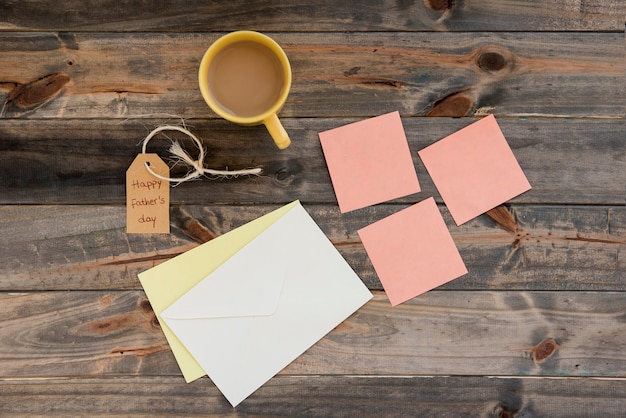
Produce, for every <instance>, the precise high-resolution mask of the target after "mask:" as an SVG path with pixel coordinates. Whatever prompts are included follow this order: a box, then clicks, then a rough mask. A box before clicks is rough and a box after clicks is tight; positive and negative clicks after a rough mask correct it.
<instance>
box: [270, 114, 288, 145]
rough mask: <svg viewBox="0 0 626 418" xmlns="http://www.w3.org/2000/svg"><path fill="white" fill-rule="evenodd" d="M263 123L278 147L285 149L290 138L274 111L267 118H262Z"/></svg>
mask: <svg viewBox="0 0 626 418" xmlns="http://www.w3.org/2000/svg"><path fill="white" fill-rule="evenodd" d="M263 123H264V124H265V127H266V128H267V130H268V131H269V133H270V135H271V136H272V139H273V140H274V142H275V143H276V146H277V147H278V148H279V149H285V148H287V147H288V146H289V144H291V139H289V135H288V134H287V131H285V128H283V125H282V124H281V123H280V120H279V119H278V116H276V113H273V114H272V115H270V116H269V117H268V118H267V119H265V120H263Z"/></svg>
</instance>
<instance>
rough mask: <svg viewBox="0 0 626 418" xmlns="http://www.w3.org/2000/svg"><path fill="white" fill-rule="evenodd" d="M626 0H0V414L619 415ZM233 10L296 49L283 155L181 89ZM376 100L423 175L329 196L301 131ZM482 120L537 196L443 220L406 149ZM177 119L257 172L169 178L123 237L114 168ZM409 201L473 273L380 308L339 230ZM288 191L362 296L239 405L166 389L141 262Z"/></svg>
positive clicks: (352, 236) (312, 147)
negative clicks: (158, 231)
mask: <svg viewBox="0 0 626 418" xmlns="http://www.w3.org/2000/svg"><path fill="white" fill-rule="evenodd" d="M318 3H319V4H318ZM625 15H626V11H625V10H624V3H623V0H527V1H523V2H520V1H513V0H462V1H458V0H457V1H440V0H416V1H401V0H397V1H391V0H385V1H372V0H359V1H324V2H311V1H306V2H305V1H289V2H280V1H239V0H231V1H228V2H224V1H197V0H196V1H163V2H143V1H139V0H127V1H124V2H113V1H107V0H94V1H89V2H85V1H79V0H66V1H63V2H61V3H59V2H51V1H36V0H23V1H8V0H0V106H1V110H0V231H2V234H1V235H0V257H1V258H0V259H1V263H0V299H1V301H0V415H3V416H10V415H14V416H28V415H54V414H58V415H65V416H77V415H89V416H98V415H107V414H118V415H129V416H142V415H151V416H154V415H166V414H169V415H178V416H182V415H205V414H218V415H222V416H227V415H233V416H235V415H237V416H239V415H248V414H249V415H259V416H260V415H262V416H269V415H285V416H334V415H341V416H434V417H444V416H446V417H447V416H449V417H458V416H497V417H513V416H516V417H531V416H542V417H545V416H550V417H575V416H603V417H623V416H624V410H626V284H625V276H626V275H625V271H626V211H625V208H624V204H625V199H626V189H625V185H626V162H625V161H626V158H625V150H626V148H625V142H626V131H625V126H624V106H625V103H626V100H625V94H624V91H625V89H624V82H625V53H624V51H625V36H624V17H625ZM239 29H251V30H258V31H263V32H266V33H268V34H269V35H270V36H272V37H274V38H275V39H276V40H277V41H278V42H279V43H280V44H281V45H282V46H283V47H284V49H285V51H286V52H287V54H288V56H289V58H290V60H291V63H292V67H293V74H294V82H293V88H292V91H291V94H290V97H289V100H288V101H287V103H286V105H285V108H284V110H283V111H282V113H281V115H282V120H283V122H284V125H285V127H286V128H287V130H288V131H289V132H290V134H291V138H292V141H293V144H292V146H291V147H290V148H288V149H287V150H285V151H282V152H281V151H278V150H277V149H276V148H275V147H274V145H273V143H272V141H271V140H270V139H269V136H268V134H267V133H266V131H265V130H264V128H262V127H247V128H244V127H239V126H234V125H232V124H230V123H228V122H225V121H222V120H219V119H216V118H215V116H214V115H213V114H212V113H211V112H210V111H209V110H208V108H207V106H206V105H205V104H204V102H203V100H202V98H201V96H200V93H199V91H198V88H197V82H196V72H197V67H198V64H199V60H200V58H201V56H202V54H203V52H204V50H205V49H206V48H207V47H208V46H209V45H210V44H211V42H213V41H214V40H215V39H217V38H218V37H219V36H220V35H222V34H224V33H226V32H229V31H232V30H239ZM394 110H398V111H400V115H401V116H402V118H403V124H404V127H405V130H406V133H407V137H408V140H409V145H410V147H411V151H412V154H413V157H414V162H415V166H416V169H417V172H418V176H419V178H420V182H421V185H422V189H423V191H422V192H421V193H419V194H416V195H411V196H408V197H406V198H403V199H398V200H395V201H392V202H389V203H386V204H381V205H377V206H375V207H371V208H367V209H363V210H359V211H356V212H354V213H349V214H345V215H341V214H340V213H339V210H338V207H337V204H336V201H335V197H334V193H333V190H332V187H331V184H330V178H329V175H328V170H327V168H326V164H325V161H324V158H323V155H322V152H321V148H320V145H319V140H318V137H317V133H318V132H319V131H322V130H325V129H329V128H332V127H336V126H340V125H343V124H346V123H349V122H352V121H356V120H360V119H363V118H367V117H371V116H376V115H379V114H382V113H386V112H390V111H394ZM487 114H495V115H496V117H497V118H498V120H499V122H500V125H501V127H502V130H503V132H504V134H505V136H506V137H507V139H508V141H509V143H510V145H511V147H512V149H513V152H514V153H515V155H516V156H517V158H518V160H519V162H520V164H521V166H522V167H523V169H524V171H525V173H526V174H527V177H528V178H529V180H530V182H531V184H532V186H533V189H532V191H530V192H528V193H526V194H524V195H522V196H520V197H518V198H516V199H513V200H512V201H510V202H507V204H506V205H504V206H501V207H499V208H498V209H497V210H494V211H492V212H491V213H490V214H489V215H484V216H480V217H478V218H476V219H475V220H473V221H470V222H468V223H467V224H465V225H463V226H461V227H456V226H454V223H453V221H452V219H451V217H450V216H449V214H448V212H447V211H446V208H445V206H444V205H443V203H442V201H441V199H440V198H439V195H438V194H437V191H436V189H435V188H434V186H433V185H432V183H431V181H430V178H429V177H428V175H427V173H426V171H425V169H424V167H423V165H422V164H421V161H420V160H419V158H418V157H417V151H418V150H419V149H421V148H422V147H424V146H426V145H428V144H430V143H432V142H434V141H436V140H437V139H440V138H442V137H444V136H445V135H447V134H449V133H452V132H454V131H456V130H457V129H460V128H462V127H464V126H467V125H468V124H470V123H472V122H473V121H475V120H476V118H477V117H480V116H484V115H487ZM178 117H182V118H184V119H185V121H186V123H187V125H188V126H189V127H191V129H192V130H193V131H194V132H195V133H196V134H198V135H199V136H200V137H202V138H203V139H204V140H205V142H206V144H207V147H208V157H207V160H206V161H207V164H208V165H210V166H213V167H224V166H229V167H231V168H241V167H249V166H257V165H260V166H262V167H263V168H264V173H265V174H264V175H263V176H260V177H255V178H238V179H232V180H208V179H204V180H201V181H195V182H190V183H185V184H183V185H180V186H178V187H175V188H173V189H172V206H171V226H172V233H171V234H169V235H127V234H126V233H125V208H124V203H125V190H124V184H125V183H124V175H125V170H126V168H127V167H128V166H129V164H130V162H131V161H132V160H133V158H134V157H135V155H136V154H137V153H138V152H139V151H140V148H139V146H138V144H139V143H140V142H141V140H142V139H143V137H144V136H145V135H146V134H147V133H148V132H149V131H150V130H152V129H153V128H155V127H156V126H158V125H161V124H164V123H168V122H169V123H178V122H179V121H180V120H179V119H178ZM171 136H172V137H174V138H177V139H179V140H180V141H182V142H183V143H185V144H187V146H188V147H191V144H190V142H189V141H188V140H186V139H184V138H178V137H176V136H175V135H171ZM167 145H168V141H167V140H166V139H165V138H162V139H160V140H155V141H153V142H151V144H150V147H151V148H152V150H153V151H154V152H158V153H159V154H161V155H162V156H166V147H167ZM190 149H191V148H190ZM176 172H177V171H176V170H174V173H176ZM428 196H435V198H436V199H437V202H438V203H439V204H440V208H441V210H442V212H443V213H444V218H445V219H446V222H447V223H448V225H449V226H450V229H451V232H452V235H453V238H454V240H455V242H456V243H457V245H458V247H459V250H460V252H461V255H462V257H463V259H464V260H465V262H466V265H467V267H468V269H469V274H467V275H466V276H463V277H462V278H459V279H458V280H455V281H453V282H451V283H449V284H446V285H444V286H442V287H440V288H438V289H436V290H433V291H431V292H429V293H427V294H425V295H423V296H420V297H418V298H415V299H413V300H411V301H410V302H408V303H405V304H403V305H400V306H398V307H395V308H392V307H391V306H390V305H389V303H388V301H387V299H386V296H385V294H384V292H382V288H381V285H380V282H379V281H378V278H377V277H376V274H375V272H374V271H373V268H372V266H371V264H370V262H369V260H368V258H367V256H366V254H365V251H364V249H363V247H362V245H361V243H360V241H359V238H358V235H357V234H356V231H357V229H359V228H360V227H362V226H364V225H367V224H369V223H371V222H373V221H375V220H377V219H381V218H383V217H385V216H387V215H389V214H391V213H394V212H396V211H398V210H399V209H401V208H403V207H405V206H407V205H410V204H413V203H416V202H418V201H420V200H422V199H424V198H426V197H428ZM294 199H300V200H301V201H302V202H303V204H304V206H305V208H306V209H307V210H308V211H309V212H310V213H311V214H312V216H313V217H314V218H315V220H316V221H317V222H318V223H319V225H320V226H321V228H322V229H323V230H324V232H325V233H326V234H327V235H328V237H329V238H330V239H331V240H332V242H333V243H334V244H335V245H336V246H337V248H338V249H339V251H340V252H341V253H342V254H343V255H344V256H345V258H346V259H347V260H348V262H349V263H350V264H351V265H352V266H353V268H354V269H355V271H356V272H357V273H358V274H359V276H360V277H361V278H362V279H363V281H364V282H365V283H366V284H367V286H368V287H369V288H370V289H372V290H373V292H374V293H375V298H374V299H373V301H371V302H370V303H368V304H367V305H366V306H364V307H363V308H362V309H361V310H359V311H358V312H357V313H355V314H354V315H353V316H352V317H351V318H349V319H348V320H347V321H345V323H343V324H342V325H340V326H339V327H337V328H336V329H335V330H333V331H332V332H331V333H330V334H328V336H327V337H326V338H324V339H323V340H321V341H320V342H319V343H318V344H316V345H315V346H314V347H312V348H311V349H310V350H309V351H307V352H306V353H305V354H304V355H303V356H301V357H300V358H299V359H297V360H296V361H295V362H294V363H292V364H291V365H290V366H288V367H287V368H286V369H285V370H283V371H282V372H281V373H280V374H279V375H278V376H277V377H275V378H273V379H272V380H271V381H270V382H269V383H267V384H266V385H265V386H263V387H262V388H261V389H259V391H257V392H256V393H255V394H253V395H252V396H251V397H250V398H248V399H247V400H246V401H244V402H243V403H242V404H241V405H239V406H238V407H237V408H236V409H233V408H231V407H230V405H229V404H228V403H227V402H226V400H225V399H224V398H223V396H222V395H221V394H220V393H219V391H218V390H217V389H216V388H215V386H214V385H213V384H212V383H211V381H210V380H209V379H207V378H203V379H201V380H199V381H197V382H195V383H192V384H185V383H184V381H183V378H182V376H181V374H180V371H179V369H178V367H177V365H176V362H175V360H174V357H173V356H172V354H171V352H170V350H169V347H168V345H167V342H166V340H165V338H164V336H163V334H162V332H161V331H160V328H159V325H158V323H157V322H156V320H155V317H154V313H153V312H152V309H151V307H150V304H149V302H148V301H147V299H146V297H145V294H144V293H143V290H142V289H141V286H140V284H139V281H138V280H137V276H136V274H137V273H138V272H140V271H143V270H145V269H147V268H150V267H151V266H154V265H156V264H158V263H159V262H162V261H164V260H167V259H169V258H171V257H173V256H175V255H177V254H180V253H182V252H184V251H187V250H189V249H191V248H194V247H195V246H197V245H199V243H202V242H205V241H207V240H210V239H211V238H213V237H215V236H218V235H220V234H223V233H225V232H227V231H229V230H231V229H233V228H235V227H237V226H239V225H242V224H244V223H245V222H247V221H250V220H252V219H254V218H256V217H258V216H260V215H262V214H264V213H266V212H268V211H270V210H272V209H274V208H276V207H278V206H280V205H282V204H285V203H287V202H289V201H291V200H294Z"/></svg>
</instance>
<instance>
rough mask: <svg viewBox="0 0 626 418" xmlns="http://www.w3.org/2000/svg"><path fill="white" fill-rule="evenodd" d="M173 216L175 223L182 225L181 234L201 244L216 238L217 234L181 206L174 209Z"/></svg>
mask: <svg viewBox="0 0 626 418" xmlns="http://www.w3.org/2000/svg"><path fill="white" fill-rule="evenodd" d="M171 215H172V219H173V220H174V221H175V223H176V224H178V225H180V229H181V232H182V233H183V234H185V236H187V237H189V238H191V239H192V240H194V241H196V242H198V243H200V244H204V243H205V242H208V241H211V240H212V239H213V238H215V237H216V234H214V233H213V232H212V231H211V230H210V229H209V228H207V227H206V226H205V225H204V224H203V223H202V222H200V221H199V220H197V219H196V218H194V217H193V216H191V215H190V214H189V213H187V211H186V210H185V209H183V208H182V207H180V206H175V207H173V208H172V211H171Z"/></svg>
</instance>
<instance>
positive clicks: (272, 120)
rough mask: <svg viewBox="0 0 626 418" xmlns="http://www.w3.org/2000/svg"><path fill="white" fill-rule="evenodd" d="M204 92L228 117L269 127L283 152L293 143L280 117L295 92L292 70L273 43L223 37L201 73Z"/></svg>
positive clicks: (257, 36) (254, 35)
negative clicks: (290, 95)
mask: <svg viewBox="0 0 626 418" xmlns="http://www.w3.org/2000/svg"><path fill="white" fill-rule="evenodd" d="M198 79H199V83H200V92H201V93H202V97H204V100H205V101H206V102H207V104H208V105H209V107H210V108H211V109H212V110H213V111H214V112H215V113H217V114H218V115H219V116H221V117H222V118H224V119H226V120H229V121H231V122H235V123H238V124H240V125H260V124H264V125H265V126H266V127H267V130H268V131H269V133H270V135H271V136H272V138H273V139H274V142H276V146H278V148H280V149H284V148H287V147H288V146H289V144H290V143H291V140H290V139H289V135H288V134H287V132H286V131H285V128H283V125H282V124H281V123H280V120H278V116H277V115H276V114H277V113H278V112H279V111H280V109H281V108H282V107H283V105H284V104H285V100H287V96H288V95H289V88H290V87H291V66H290V65H289V60H288V59H287V55H286V54H285V51H283V50H282V48H281V47H280V45H278V44H277V43H276V41H274V40H273V39H272V38H270V37H268V36H266V35H263V34H261V33H258V32H253V31H237V32H231V33H229V34H227V35H224V36H222V37H221V38H219V39H218V40H217V41H215V42H214V43H213V44H212V45H211V46H210V47H209V49H207V51H206V52H205V53H204V56H203V57H202V62H201V63H200V70H199V72H198Z"/></svg>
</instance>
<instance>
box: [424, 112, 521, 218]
mask: <svg viewBox="0 0 626 418" xmlns="http://www.w3.org/2000/svg"><path fill="white" fill-rule="evenodd" d="M418 154H419V156H420V157H421V159H422V161H423V162H424V165H425V166H426V169H427V170H428V173H429V174H430V176H431V178H432V179H433V182H434V183H435V186H436V187H437V190H439V193H440V194H441V197H442V198H443V200H444V202H445V203H446V206H448V210H450V214H452V217H453V218H454V221H455V222H456V224H457V225H461V224H463V223H465V222H467V221H469V220H470V219H472V218H475V217H476V216H478V215H480V214H482V213H485V212H487V211H488V210H490V209H493V208H494V207H496V206H498V205H500V204H502V203H504V202H506V201H507V200H509V199H512V198H514V197H515V196H517V195H519V194H521V193H523V192H525V191H527V190H530V183H529V182H528V180H527V179H526V176H525V175H524V172H523V171H522V169H521V168H520V166H519V164H518V162H517V160H516V159H515V156H514V155H513V152H512V151H511V148H510V147H509V144H508V143H507V142H506V139H505V138H504V135H503V134H502V131H501V130H500V127H499V126H498V122H496V118H495V117H494V116H493V115H490V116H487V117H485V118H483V119H481V120H479V121H478V122H474V123H473V124H471V125H469V126H467V127H465V128H463V129H461V130H459V131H457V132H455V133H453V134H452V135H450V136H447V137H445V138H443V139H442V140H440V141H438V142H435V143H434V144H432V145H430V146H428V147H426V148H424V149H422V150H421V151H419V152H418Z"/></svg>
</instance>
